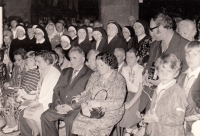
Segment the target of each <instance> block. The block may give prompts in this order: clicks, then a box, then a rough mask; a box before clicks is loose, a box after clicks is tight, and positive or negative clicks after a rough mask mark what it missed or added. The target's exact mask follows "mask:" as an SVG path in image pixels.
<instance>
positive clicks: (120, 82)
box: [72, 71, 126, 136]
mask: <svg viewBox="0 0 200 136" xmlns="http://www.w3.org/2000/svg"><path fill="white" fill-rule="evenodd" d="M102 89H105V90H107V99H106V100H105V92H104V91H101V92H100V93H99V91H100V90H102ZM125 94H126V81H125V79H124V78H123V76H122V75H121V74H119V73H118V72H117V71H114V72H113V73H112V74H111V76H110V77H109V79H108V81H107V82H105V83H103V82H102V77H101V76H100V74H99V73H98V72H95V73H93V74H92V76H91V77H90V79H89V81H88V84H87V87H86V90H85V91H84V92H83V93H82V94H81V99H82V100H83V101H85V102H86V101H89V100H92V99H94V98H95V100H97V101H98V102H100V105H101V108H102V111H104V112H105V114H104V116H103V117H102V118H100V119H95V118H89V117H86V116H83V115H82V114H80V113H79V114H78V115H77V117H76V119H75V120H74V122H73V126H72V133H73V134H77V135H83V136H105V135H109V134H110V132H111V130H112V128H113V126H114V125H115V124H117V123H118V122H119V121H120V120H121V118H122V116H123V114H124V105H123V104H124V99H125ZM95 96H96V97H95Z"/></svg>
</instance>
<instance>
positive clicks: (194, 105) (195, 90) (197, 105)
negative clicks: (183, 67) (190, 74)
mask: <svg viewBox="0 0 200 136" xmlns="http://www.w3.org/2000/svg"><path fill="white" fill-rule="evenodd" d="M186 75H187V74H186V73H182V74H181V75H180V76H179V78H178V84H179V85H180V86H181V87H182V88H183V85H184V81H185V78H186ZM199 83H200V74H199V75H198V78H197V79H196V80H195V82H194V83H193V84H192V87H191V89H190V91H189V94H188V98H187V102H188V106H187V108H186V116H190V115H194V114H200V84H199Z"/></svg>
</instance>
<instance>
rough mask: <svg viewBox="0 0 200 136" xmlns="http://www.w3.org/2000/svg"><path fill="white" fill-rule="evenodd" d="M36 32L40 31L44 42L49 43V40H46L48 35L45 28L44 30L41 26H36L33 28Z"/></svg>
mask: <svg viewBox="0 0 200 136" xmlns="http://www.w3.org/2000/svg"><path fill="white" fill-rule="evenodd" d="M36 30H39V31H41V32H42V33H43V35H44V39H45V41H48V42H49V38H48V35H47V31H46V30H45V28H44V27H43V26H41V25H38V26H37V27H36V28H35V31H36Z"/></svg>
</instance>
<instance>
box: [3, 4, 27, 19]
mask: <svg viewBox="0 0 200 136" xmlns="http://www.w3.org/2000/svg"><path fill="white" fill-rule="evenodd" d="M4 3H5V4H6V5H5V6H4V12H5V16H6V17H9V16H12V15H15V16H20V17H22V19H23V21H30V18H31V16H30V7H31V0H4Z"/></svg>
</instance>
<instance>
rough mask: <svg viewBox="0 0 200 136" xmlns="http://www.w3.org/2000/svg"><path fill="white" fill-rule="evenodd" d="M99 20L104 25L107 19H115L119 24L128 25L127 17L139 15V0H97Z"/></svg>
mask: <svg viewBox="0 0 200 136" xmlns="http://www.w3.org/2000/svg"><path fill="white" fill-rule="evenodd" d="M99 2H100V7H101V9H100V10H101V11H100V14H101V21H102V22H103V24H104V26H105V25H107V23H108V21H109V20H115V21H117V22H118V23H119V24H120V25H121V26H125V25H128V17H129V16H134V17H135V18H136V20H137V19H138V16H139V0H99Z"/></svg>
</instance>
